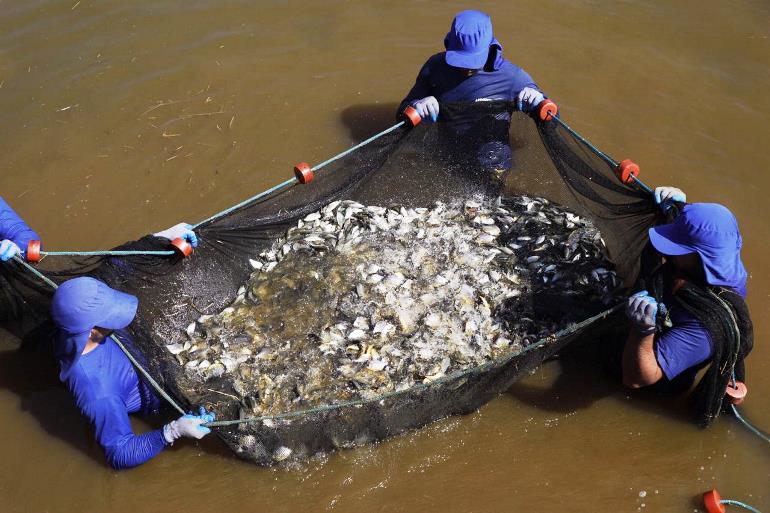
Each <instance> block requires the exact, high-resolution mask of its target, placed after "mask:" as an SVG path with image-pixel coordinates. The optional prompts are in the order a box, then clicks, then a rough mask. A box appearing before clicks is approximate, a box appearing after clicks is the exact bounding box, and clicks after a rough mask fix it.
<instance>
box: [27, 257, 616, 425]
mask: <svg viewBox="0 0 770 513" xmlns="http://www.w3.org/2000/svg"><path fill="white" fill-rule="evenodd" d="M14 258H15V259H16V261H17V262H19V263H21V264H22V265H23V266H24V267H25V268H26V269H28V270H29V271H31V272H32V273H33V274H34V275H35V276H37V277H38V278H40V279H41V280H43V281H44V282H45V283H47V284H48V285H50V286H51V288H53V289H54V290H56V289H57V288H59V286H58V285H56V283H54V282H53V281H51V280H50V279H49V278H48V277H47V276H45V275H44V274H43V273H41V272H40V271H38V270H37V269H35V268H34V267H32V266H31V265H29V264H28V263H27V262H25V261H24V260H22V259H21V258H19V257H18V255H17V256H14ZM623 306H625V303H618V304H617V305H615V306H613V307H612V308H609V309H607V310H604V311H603V312H600V313H598V314H596V315H594V316H593V317H589V318H588V319H586V320H584V321H581V322H579V323H576V324H573V325H571V326H569V327H567V328H564V329H562V330H559V331H557V332H556V333H553V334H552V335H550V336H548V337H546V338H543V339H540V340H538V341H537V342H535V343H533V344H530V345H529V346H527V347H525V348H524V349H522V350H521V351H519V352H518V353H511V354H510V355H508V356H507V357H505V358H504V359H503V360H497V361H491V362H487V363H484V364H482V365H478V366H476V367H472V368H470V369H465V370H462V371H458V372H454V373H452V374H447V375H446V376H443V377H441V378H439V379H436V380H434V381H431V382H430V383H420V384H418V385H415V386H413V387H411V388H408V389H406V390H399V391H394V392H389V393H387V394H382V395H380V396H377V397H374V398H371V399H359V400H355V401H345V402H342V403H337V404H330V405H324V406H318V407H316V408H309V409H307V410H300V411H294V412H288V413H282V414H279V415H265V416H261V417H248V418H245V419H234V420H217V421H214V422H207V423H205V424H203V425H204V426H206V427H220V426H231V425H234V424H245V423H251V422H262V421H263V420H280V419H288V418H293V417H301V416H304V415H310V414H314V413H320V412H324V411H330V410H336V409H341V408H346V407H350V406H360V405H363V404H370V403H375V402H378V401H383V400H385V399H389V398H391V397H395V396H398V395H404V394H406V393H409V392H414V391H418V390H423V389H426V388H429V387H431V386H436V385H441V384H442V383H446V382H447V381H452V380H454V379H456V378H459V377H462V376H466V375H468V374H472V373H477V372H482V371H484V370H486V369H488V368H490V367H493V366H495V365H498V364H501V365H504V364H506V363H508V362H509V361H511V360H512V359H513V358H515V357H518V356H521V355H523V354H526V353H528V352H530V351H534V350H535V349H538V348H540V347H543V346H545V345H546V344H548V343H552V342H555V341H556V340H557V339H559V338H562V337H565V336H567V335H571V334H573V333H576V332H578V331H580V330H582V329H584V328H586V327H588V326H590V325H591V324H593V323H595V322H597V321H599V320H602V319H604V318H606V317H607V316H609V315H610V314H612V313H614V312H616V311H618V310H619V309H620V308H622V307H623ZM110 338H112V340H114V341H115V343H116V344H117V345H118V347H119V348H120V350H121V351H123V353H124V354H125V355H126V357H127V358H128V359H129V361H130V362H131V364H132V365H133V366H134V367H136V369H137V370H138V371H139V372H140V373H141V374H142V376H144V377H145V378H146V379H147V382H148V383H149V384H150V385H151V386H152V387H153V388H154V389H155V391H156V392H158V394H160V396H161V397H163V399H165V400H166V401H167V402H168V403H169V404H170V405H171V406H172V407H173V408H174V409H175V410H177V411H178V412H180V413H182V414H184V413H185V411H184V410H183V409H182V408H181V407H180V406H179V405H178V404H177V403H176V401H174V399H173V398H172V397H171V396H170V395H169V394H168V393H166V391H165V390H163V387H161V386H160V384H159V383H158V382H157V381H155V380H154V379H153V378H152V376H150V373H149V372H147V370H145V369H144V367H142V365H141V364H140V363H139V362H138V361H137V360H136V358H134V357H133V355H132V354H131V353H130V352H129V351H128V349H127V348H126V346H124V345H123V343H122V342H121V341H120V340H119V339H118V337H117V336H115V335H114V334H113V335H110Z"/></svg>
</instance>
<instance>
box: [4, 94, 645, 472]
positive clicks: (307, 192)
mask: <svg viewBox="0 0 770 513" xmlns="http://www.w3.org/2000/svg"><path fill="white" fill-rule="evenodd" d="M441 109H442V122H440V123H436V124H430V123H422V124H420V125H418V126H417V127H415V128H407V127H402V128H401V129H398V130H396V131H394V132H391V133H390V134H387V135H385V136H383V137H381V138H379V139H377V140H376V141H374V142H372V143H370V144H369V145H367V146H365V147H364V148H362V149H360V150H358V151H356V152H354V153H352V154H351V155H349V156H347V157H345V158H342V159H340V160H338V161H336V162H334V163H332V164H330V165H328V166H327V167H325V168H324V169H323V170H321V171H319V172H317V173H316V178H315V180H314V181H313V182H311V183H310V184H308V185H299V184H297V185H294V186H290V187H287V188H284V189H282V190H279V191H277V192H276V193H274V194H272V195H270V196H267V197H265V198H263V199H261V200H259V201H256V202H253V203H251V204H248V205H247V206H245V207H243V208H240V209H238V210H236V211H234V212H231V213H229V214H227V215H225V216H223V217H220V218H218V219H215V220H213V221H211V222H208V223H204V224H203V225H201V226H200V227H199V228H198V230H197V232H198V234H199V239H200V245H199V247H198V248H197V250H196V251H195V253H194V255H193V256H192V257H191V258H188V259H181V258H178V257H169V258H165V257H164V258H160V257H142V256H138V257H120V258H114V257H111V258H106V259H105V258H85V259H77V258H46V259H44V260H43V261H41V262H40V263H39V264H37V265H36V266H37V269H38V270H40V271H41V272H42V273H44V274H45V275H47V276H49V277H50V278H51V279H52V280H54V281H55V282H62V281H64V280H66V279H69V278H72V277H75V276H80V275H91V276H95V277H97V278H100V279H102V280H104V281H105V282H107V283H108V284H109V285H111V286H112V287H115V288H117V289H120V290H123V291H125V292H128V293H131V294H134V295H136V296H137V297H139V300H140V302H139V312H138V315H137V318H136V320H135V321H134V322H133V323H132V325H131V326H130V328H129V330H130V332H131V335H132V336H133V339H134V345H135V348H136V350H137V351H139V352H140V353H141V357H142V360H143V361H146V362H147V366H148V369H147V370H148V371H149V372H150V374H151V375H152V376H153V377H154V378H155V379H157V381H158V382H159V383H161V384H162V386H163V387H164V388H165V389H166V390H167V391H169V392H170V394H171V395H172V396H173V397H174V398H175V400H176V401H177V402H178V403H179V404H180V405H182V406H183V407H184V408H191V407H192V406H194V405H205V406H207V407H209V408H213V409H214V410H215V411H216V413H217V418H218V419H238V416H239V414H240V413H239V412H240V408H239V404H238V401H236V400H233V399H230V398H228V397H227V395H224V394H227V393H228V391H229V388H228V387H229V386H230V385H229V383H228V382H227V381H226V380H221V381H217V380H214V381H212V382H209V383H207V387H206V389H201V388H200V387H198V389H197V390H196V391H191V390H193V389H194V388H195V387H194V386H193V384H191V383H190V382H189V381H188V378H187V377H186V376H185V374H184V372H182V368H181V367H180V366H179V364H178V363H177V362H176V361H175V360H174V358H173V356H172V355H171V354H170V353H169V352H168V351H166V350H165V345H166V344H168V343H170V342H172V341H175V340H179V338H180V336H182V335H183V334H184V330H185V328H186V327H187V326H188V325H189V324H190V323H191V322H193V321H195V320H196V319H197V318H198V317H199V316H200V315H202V314H209V313H214V312H218V311H221V310H222V309H223V308H224V307H225V306H227V305H228V304H229V303H230V302H232V300H233V299H234V298H235V296H236V293H237V290H238V288H239V287H240V286H241V285H242V284H243V283H244V282H245V281H246V280H247V279H248V277H249V275H250V274H251V272H252V269H251V268H250V266H249V258H250V257H251V256H253V255H256V254H257V253H259V252H260V251H262V250H263V249H265V248H267V247H269V246H270V245H271V244H272V242H273V241H274V240H275V239H276V238H277V237H279V236H281V235H282V234H283V233H284V232H285V231H286V230H287V228H289V227H290V226H291V225H294V224H296V222H297V220H298V219H300V218H302V217H304V216H305V215H307V214H308V213H311V212H314V211H317V210H318V209H319V208H321V207H322V206H324V205H326V204H328V203H329V202H331V201H334V200H337V199H352V200H356V201H358V202H361V203H363V204H366V205H381V206H390V205H393V204H400V205H404V206H415V207H416V206H429V205H430V204H432V203H434V202H435V201H437V200H443V201H450V200H452V199H456V198H462V197H468V196H469V195H470V194H473V193H478V192H479V191H483V192H485V193H487V194H494V195H497V194H502V195H506V194H522V193H523V194H527V195H531V196H542V197H545V198H548V199H550V200H552V201H554V202H557V203H560V204H562V205H564V206H566V207H568V208H569V209H571V210H573V211H575V212H576V213H578V214H581V215H583V216H586V217H588V218H590V219H591V220H592V221H593V222H594V224H595V225H596V226H597V227H598V228H599V229H600V231H601V233H602V236H603V238H604V241H605V243H606V246H607V250H608V254H609V258H610V260H611V261H612V262H613V264H614V265H615V267H616V271H617V273H618V275H619V276H620V277H621V278H622V279H623V280H624V282H625V283H626V284H627V285H630V284H632V283H633V282H634V281H635V280H636V279H637V278H638V275H639V267H640V260H641V255H642V253H643V250H644V247H645V245H646V242H647V237H646V231H647V228H649V227H650V226H652V225H653V224H654V223H656V222H657V221H659V220H658V219H657V217H656V216H657V215H658V214H657V209H656V208H655V205H654V203H653V202H652V201H650V198H649V197H647V196H646V195H645V193H644V192H642V191H640V190H638V189H637V188H635V187H633V186H627V185H623V184H622V183H620V182H619V181H618V179H617V178H616V177H615V175H614V172H613V169H612V168H611V167H610V166H609V165H608V164H607V163H606V162H604V161H603V160H602V159H600V158H598V157H596V156H595V155H594V154H593V153H591V152H590V151H588V150H587V148H586V147H585V146H584V145H583V144H582V143H581V142H580V141H578V140H577V139H575V138H574V137H573V136H572V135H570V133H569V132H568V131H566V130H565V129H564V128H563V127H561V126H560V125H559V124H557V123H555V122H540V121H535V120H533V119H532V118H530V117H528V116H526V115H524V114H522V113H516V112H514V113H513V118H512V122H511V124H510V127H509V125H508V123H507V121H505V120H503V121H501V120H500V116H499V114H500V113H501V112H503V111H508V112H512V111H513V108H512V105H511V104H509V103H499V102H484V103H475V104H464V105H442V106H441ZM453 119H462V120H463V123H464V124H466V125H468V120H469V119H471V120H472V122H471V123H470V129H468V130H466V131H464V132H463V133H462V134H457V133H456V132H455V131H454V130H453V129H452V121H453ZM492 139H496V140H500V141H502V142H504V143H509V144H510V145H511V148H512V150H513V158H514V161H513V167H512V169H511V170H510V172H509V173H508V175H507V178H506V179H505V181H504V183H503V184H497V185H496V184H495V183H494V182H493V181H491V180H490V179H489V174H488V171H486V170H482V169H481V168H479V167H478V166H476V164H475V162H474V158H473V156H474V147H476V146H477V145H478V144H479V143H481V142H484V141H487V140H492ZM506 139H507V140H506ZM129 248H130V249H142V250H162V249H167V242H166V241H164V240H162V239H157V238H155V237H152V236H148V237H145V238H143V239H140V240H138V241H135V242H131V243H128V244H125V245H124V246H122V247H121V248H120V249H129ZM0 281H1V282H2V288H1V289H0V307H1V308H2V310H1V311H0V315H1V316H2V322H3V326H4V327H6V328H7V329H9V330H10V331H11V332H13V333H15V334H16V335H19V336H21V337H24V336H25V335H27V334H29V333H33V332H36V330H37V332H39V331H40V327H41V326H45V323H46V322H47V320H48V306H49V303H50V298H51V296H52V292H53V291H52V290H51V289H50V287H49V286H48V285H46V284H44V283H43V282H42V281H40V279H39V278H37V277H35V276H34V275H32V274H31V273H29V272H28V270H26V269H24V268H22V267H21V266H20V265H19V264H17V263H13V264H11V265H6V266H0ZM593 313H597V312H593ZM586 317H588V314H586ZM581 328H582V326H581V325H579V324H578V325H572V326H571V327H570V328H569V329H567V330H565V331H563V332H561V333H559V334H558V336H554V337H551V338H550V339H549V340H547V341H543V343H541V344H537V345H536V346H533V347H530V348H528V349H525V350H524V351H523V352H520V353H518V354H511V355H509V356H507V357H506V358H503V359H500V360H497V361H493V362H490V363H489V364H485V365H483V366H481V367H477V368H475V369H471V370H469V371H466V372H462V373H460V374H457V375H449V376H447V377H446V378H445V379H441V380H437V381H436V382H433V383H431V384H428V385H420V386H416V387H414V388H412V389H409V390H405V391H402V392H398V393H394V394H390V395H388V396H387V397H381V398H378V399H375V400H368V401H359V402H356V403H355V404H348V405H341V406H340V405H330V406H326V407H320V408H316V409H314V410H312V411H305V412H299V413H297V412H295V413H292V414H290V415H287V416H285V417H281V416H279V417H278V418H265V419H262V420H259V421H252V422H248V423H240V424H233V425H229V426H226V427H219V428H217V430H216V432H217V434H218V435H219V436H220V437H221V438H222V439H223V440H224V441H225V442H226V443H227V444H228V445H229V446H230V447H231V448H232V449H233V450H234V451H236V452H238V453H239V454H240V455H242V456H244V457H247V458H250V459H252V460H254V461H256V462H258V463H271V462H273V461H274V459H275V458H274V456H275V455H276V454H279V455H280V454H281V452H280V448H282V447H288V448H289V449H291V451H292V454H293V455H294V456H303V455H310V454H314V453H317V452H319V451H328V450H333V449H335V448H338V447H346V446H351V445H356V444H360V443H365V442H367V441H371V440H377V439H382V438H385V437H387V436H391V435H394V434H397V433H400V432H403V431H404V430H407V429H412V428H417V427H420V426H423V425H425V424H426V423H428V422H431V421H433V420H436V419H439V418H442V417H445V416H448V415H452V414H458V413H467V412H470V411H473V410H475V409H476V408H478V407H479V406H480V405H482V404H483V403H485V402H486V401H488V400H489V399H491V398H492V397H494V396H495V395H496V394H498V393H500V392H502V391H504V390H505V389H507V388H508V387H509V386H510V385H511V384H512V383H513V382H514V381H515V380H516V379H517V378H518V377H519V376H521V375H522V374H523V373H525V372H527V371H528V370H530V369H532V368H533V367H535V366H536V365H538V364H539V363H540V362H542V361H543V359H545V358H547V357H549V356H550V355H552V354H554V353H555V352H556V351H559V350H560V349H561V348H563V347H564V346H565V345H566V344H567V343H569V342H570V341H571V340H573V339H574V338H575V337H577V336H579V335H580V333H581ZM43 331H45V330H43ZM216 391H220V392H224V394H220V393H216ZM276 451H278V452H276Z"/></svg>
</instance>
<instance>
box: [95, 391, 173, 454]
mask: <svg viewBox="0 0 770 513" xmlns="http://www.w3.org/2000/svg"><path fill="white" fill-rule="evenodd" d="M81 410H82V411H83V414H84V415H85V416H86V417H88V418H89V419H90V420H91V422H92V424H93V426H94V429H95V430H96V439H97V441H98V442H99V444H100V445H101V446H102V448H103V449H104V453H105V455H106V456H107V461H108V462H109V463H110V465H112V466H113V467H114V468H116V469H126V468H131V467H136V466H137V465H141V464H142V463H144V462H146V461H148V460H150V459H152V458H153V457H154V456H156V455H157V454H158V453H159V452H161V451H162V450H163V448H164V447H165V446H166V440H165V438H164V437H163V430H162V429H157V430H155V431H150V432H149V433H144V434H141V435H135V434H134V432H133V430H132V429H131V422H130V421H129V419H128V410H127V409H126V406H125V405H124V404H123V401H122V400H121V399H120V398H118V397H114V396H112V397H102V398H99V399H94V400H91V401H89V402H88V403H87V404H84V405H82V406H81Z"/></svg>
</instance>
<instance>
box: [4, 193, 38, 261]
mask: <svg viewBox="0 0 770 513" xmlns="http://www.w3.org/2000/svg"><path fill="white" fill-rule="evenodd" d="M31 240H40V237H39V236H38V234H37V233H35V231H34V230H33V229H32V228H30V227H29V226H28V225H27V223H25V222H24V220H23V219H22V218H21V217H20V216H19V214H17V213H16V212H14V210H13V209H12V208H11V206H10V205H8V203H6V201H5V200H4V199H3V198H2V196H0V262H7V261H8V260H10V259H11V258H13V257H14V256H16V255H19V254H23V252H24V251H26V249H27V244H29V241H31Z"/></svg>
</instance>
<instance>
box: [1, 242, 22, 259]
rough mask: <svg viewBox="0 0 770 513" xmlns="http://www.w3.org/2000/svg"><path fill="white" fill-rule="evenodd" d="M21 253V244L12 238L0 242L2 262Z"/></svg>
mask: <svg viewBox="0 0 770 513" xmlns="http://www.w3.org/2000/svg"><path fill="white" fill-rule="evenodd" d="M19 253H21V250H20V249H19V246H17V245H16V243H15V242H13V241H12V240H8V239H3V241H2V242H0V262H7V261H8V260H10V259H12V258H13V257H14V256H15V255H18V254H19Z"/></svg>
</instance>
